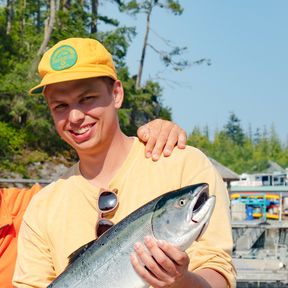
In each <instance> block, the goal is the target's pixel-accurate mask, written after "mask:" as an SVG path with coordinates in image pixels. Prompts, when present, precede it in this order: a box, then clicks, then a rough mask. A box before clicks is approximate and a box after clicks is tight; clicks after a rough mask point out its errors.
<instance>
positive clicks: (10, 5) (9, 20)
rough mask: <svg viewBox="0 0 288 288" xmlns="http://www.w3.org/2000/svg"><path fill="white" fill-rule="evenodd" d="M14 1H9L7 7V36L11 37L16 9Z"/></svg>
mask: <svg viewBox="0 0 288 288" xmlns="http://www.w3.org/2000/svg"><path fill="white" fill-rule="evenodd" d="M13 4H14V1H13V0H7V6H6V9H7V10H6V11H7V26H6V34H7V35H9V34H10V32H11V29H12V20H13V14H14V9H13V6H14V5H13Z"/></svg>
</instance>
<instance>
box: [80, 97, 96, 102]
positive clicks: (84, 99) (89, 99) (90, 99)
mask: <svg viewBox="0 0 288 288" xmlns="http://www.w3.org/2000/svg"><path fill="white" fill-rule="evenodd" d="M94 98H95V97H94V96H86V97H83V98H82V100H81V102H89V101H92V100H93V99H94Z"/></svg>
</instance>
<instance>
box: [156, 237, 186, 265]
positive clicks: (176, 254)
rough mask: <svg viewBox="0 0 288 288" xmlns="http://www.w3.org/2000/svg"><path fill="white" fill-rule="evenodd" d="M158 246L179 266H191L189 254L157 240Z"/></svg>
mask: <svg viewBox="0 0 288 288" xmlns="http://www.w3.org/2000/svg"><path fill="white" fill-rule="evenodd" d="M157 244H158V246H159V248H161V250H162V251H163V252H164V253H165V254H166V255H167V256H168V257H169V258H171V259H172V260H173V261H174V262H175V263H177V265H180V266H182V265H188V264H189V257H188V255H187V253H185V252H183V251H181V250H180V249H179V248H177V247H175V246H173V245H171V244H169V243H167V242H166V241H163V240H157Z"/></svg>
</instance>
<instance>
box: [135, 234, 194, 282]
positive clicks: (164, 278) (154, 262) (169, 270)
mask: <svg viewBox="0 0 288 288" xmlns="http://www.w3.org/2000/svg"><path fill="white" fill-rule="evenodd" d="M144 243H145V246H146V248H147V249H146V248H145V246H144V245H143V244H142V243H140V242H137V243H136V244H135V245H134V250H135V252H136V253H133V254H132V255H131V263H132V265H133V268H134V269H135V271H136V272H137V273H138V275H139V276H140V277H141V278H142V279H143V280H144V281H145V282H147V283H148V284H149V285H151V286H153V287H155V288H158V287H159V288H160V287H161V288H163V287H184V286H182V285H181V284H182V282H185V279H184V278H185V277H186V278H187V275H188V273H189V272H188V265H189V257H188V255H187V254H186V253H185V252H182V251H181V250H180V249H178V248H177V247H175V246H172V245H171V244H169V243H167V242H165V241H156V240H154V239H153V238H152V237H150V236H146V237H145V240H144Z"/></svg>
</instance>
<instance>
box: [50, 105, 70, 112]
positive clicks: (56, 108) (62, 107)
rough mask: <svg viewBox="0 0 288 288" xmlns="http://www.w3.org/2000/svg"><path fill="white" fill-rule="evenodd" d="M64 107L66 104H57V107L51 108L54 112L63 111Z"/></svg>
mask: <svg viewBox="0 0 288 288" xmlns="http://www.w3.org/2000/svg"><path fill="white" fill-rule="evenodd" d="M66 106H67V105H66V104H58V105H56V106H54V107H53V110H55V111H59V110H63V109H65V107H66Z"/></svg>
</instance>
